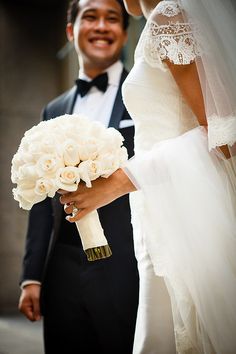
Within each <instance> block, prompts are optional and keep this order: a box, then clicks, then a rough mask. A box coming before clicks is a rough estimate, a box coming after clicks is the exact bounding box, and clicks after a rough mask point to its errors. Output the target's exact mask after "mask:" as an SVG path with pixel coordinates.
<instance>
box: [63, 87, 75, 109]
mask: <svg viewBox="0 0 236 354" xmlns="http://www.w3.org/2000/svg"><path fill="white" fill-rule="evenodd" d="M76 90H77V87H76V86H74V87H72V89H71V90H70V92H69V93H68V96H67V97H65V101H64V102H63V103H62V105H61V107H62V111H63V112H62V113H63V114H66V113H67V114H72V112H73V108H74V104H75V100H76V97H77V94H76Z"/></svg>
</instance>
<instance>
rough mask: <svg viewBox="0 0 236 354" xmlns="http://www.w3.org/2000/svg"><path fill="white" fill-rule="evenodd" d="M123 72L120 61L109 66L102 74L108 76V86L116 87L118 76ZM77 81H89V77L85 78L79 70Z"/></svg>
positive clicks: (118, 80)
mask: <svg viewBox="0 0 236 354" xmlns="http://www.w3.org/2000/svg"><path fill="white" fill-rule="evenodd" d="M122 70H123V64H122V63H121V61H120V60H118V61H116V62H115V63H114V64H112V65H111V66H109V68H107V69H106V70H104V72H107V74H108V84H109V85H113V86H118V85H119V82H120V76H121V73H122ZM79 79H82V80H87V81H91V77H89V76H87V75H86V74H85V73H84V72H83V71H82V70H79Z"/></svg>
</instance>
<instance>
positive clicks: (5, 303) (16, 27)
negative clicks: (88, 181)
mask: <svg viewBox="0 0 236 354" xmlns="http://www.w3.org/2000/svg"><path fill="white" fill-rule="evenodd" d="M64 7H65V4H64V3H63V1H59V0H58V1H56V2H54V1H49V0H48V2H47V1H45V2H44V1H5V2H4V1H1V2H0V166H1V176H0V179H1V180H0V196H1V198H0V312H2V311H8V310H10V309H15V308H16V307H17V302H18V295H19V287H18V282H19V276H20V269H21V259H22V253H23V247H24V239H25V232H26V223H27V216H28V212H27V211H24V210H21V209H20V208H19V206H18V203H17V202H16V201H14V200H13V197H12V187H13V185H12V183H11V180H10V168H11V159H12V157H13V155H14V153H15V152H16V150H17V147H18V145H19V143H20V139H21V138H22V135H23V133H24V132H25V131H26V130H27V129H29V128H31V127H32V126H33V125H35V124H37V123H38V122H39V119H40V112H41V110H42V107H43V106H44V105H45V104H46V103H47V102H48V101H49V100H51V99H52V98H53V97H55V96H56V95H58V94H59V93H61V92H62V91H63V90H64V88H65V87H64V86H65V85H64V83H63V76H64V75H63V64H64V63H63V62H62V61H60V60H58V59H57V57H56V55H57V52H58V50H59V49H60V48H61V46H62V45H63V43H65V41H66V38H65V34H64V24H65V9H64Z"/></svg>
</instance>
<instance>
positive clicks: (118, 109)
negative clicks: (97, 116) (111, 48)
mask: <svg viewBox="0 0 236 354" xmlns="http://www.w3.org/2000/svg"><path fill="white" fill-rule="evenodd" d="M127 75H128V73H127V71H126V70H125V69H123V71H122V74H121V78H120V83H119V87H118V91H117V94H116V98H115V103H114V106H113V109H112V113H111V119H110V122H109V127H113V128H115V129H119V124H120V120H121V118H122V116H123V114H124V110H125V107H124V104H123V101H122V95H121V86H122V84H123V82H124V80H125V78H126V76H127Z"/></svg>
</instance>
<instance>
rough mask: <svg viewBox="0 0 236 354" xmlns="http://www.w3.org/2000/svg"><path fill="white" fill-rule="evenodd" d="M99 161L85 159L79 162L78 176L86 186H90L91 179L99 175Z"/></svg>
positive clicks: (100, 171)
mask: <svg viewBox="0 0 236 354" xmlns="http://www.w3.org/2000/svg"><path fill="white" fill-rule="evenodd" d="M101 173H102V170H101V162H100V161H98V160H87V161H83V162H81V163H80V164H79V174H80V178H81V179H82V180H83V181H84V182H85V183H86V186H87V187H89V188H90V187H92V184H91V181H94V180H95V179H97V178H98V177H100V176H101Z"/></svg>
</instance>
